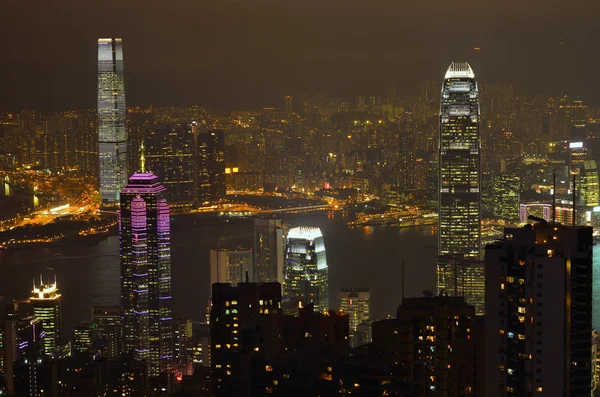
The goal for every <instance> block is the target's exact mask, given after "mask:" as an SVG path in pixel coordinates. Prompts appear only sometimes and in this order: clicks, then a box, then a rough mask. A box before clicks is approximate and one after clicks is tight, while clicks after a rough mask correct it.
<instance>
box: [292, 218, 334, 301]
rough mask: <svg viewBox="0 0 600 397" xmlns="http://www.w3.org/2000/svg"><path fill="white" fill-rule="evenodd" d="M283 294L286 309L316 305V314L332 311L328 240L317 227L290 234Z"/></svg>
mask: <svg viewBox="0 0 600 397" xmlns="http://www.w3.org/2000/svg"><path fill="white" fill-rule="evenodd" d="M284 273H285V284H284V286H283V295H284V300H285V302H286V306H287V307H289V308H298V307H299V306H306V305H307V304H309V303H311V302H312V303H314V307H315V311H317V312H321V311H324V310H328V309H329V271H328V268H327V258H326V255H325V240H324V239H323V234H321V230H320V229H319V228H318V227H295V228H293V229H290V231H289V233H288V235H287V247H286V258H285V271H284Z"/></svg>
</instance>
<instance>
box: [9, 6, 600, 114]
mask: <svg viewBox="0 0 600 397" xmlns="http://www.w3.org/2000/svg"><path fill="white" fill-rule="evenodd" d="M2 13H3V15H5V16H6V17H7V18H6V19H5V21H4V23H3V24H2V25H1V26H0V34H2V36H3V37H6V38H7V40H5V41H4V43H3V55H2V56H1V59H2V62H0V86H1V87H2V90H3V93H4V95H2V96H1V97H0V109H1V110H5V111H15V110H20V109H23V108H35V109H39V110H68V109H81V108H92V107H93V106H94V103H95V97H94V95H93V92H94V90H95V88H94V86H95V84H96V82H95V77H94V74H93V70H95V56H96V53H95V51H94V50H93V43H94V42H95V40H96V39H97V38H98V37H122V38H123V40H124V45H125V48H126V51H127V67H126V68H125V78H126V82H127V94H128V104H131V105H139V106H148V105H150V104H152V105H154V106H173V105H178V106H183V105H190V104H199V105H201V106H208V107H213V108H215V107H216V108H220V107H222V108H226V109H250V108H258V107H263V106H277V105H279V101H280V99H279V98H280V97H281V96H282V95H283V94H287V93H297V92H312V91H319V92H328V93H330V94H332V95H357V94H359V93H360V94H364V95H381V94H384V93H385V87H386V85H388V84H392V83H398V84H400V87H402V91H403V92H404V91H406V92H410V93H412V92H416V90H417V87H418V82H419V81H422V80H436V81H439V80H440V79H441V77H442V71H443V69H444V68H445V65H447V64H449V63H450V62H452V61H455V60H465V61H468V62H470V63H471V64H472V65H473V67H474V68H475V70H476V71H477V75H478V78H479V80H480V81H481V82H485V83H504V84H513V85H514V87H515V92H516V93H517V94H518V95H531V94H537V93H546V94H551V95H565V94H568V95H580V96H581V97H582V98H583V99H585V100H586V101H587V102H588V103H590V104H598V103H599V102H600V101H599V100H598V96H597V95H596V93H597V91H598V87H599V86H600V80H599V74H598V72H597V65H598V64H600V53H599V52H598V46H597V43H596V41H595V39H594V38H595V37H596V35H597V32H596V30H597V19H598V17H599V16H600V5H599V4H598V3H597V2H594V1H584V0H579V1H568V2H567V1H561V0H551V1H542V0H535V1H527V2H520V1H494V0H484V1H475V0H467V1H458V2H447V1H442V0H429V1H382V0H374V1H355V0H352V1H340V0H329V1H314V0H309V1H265V0H258V1H196V0H176V1H150V2H148V1H139V0H120V1H119V0H110V1H86V2H80V1H76V0H61V1H58V2H45V1H37V0H36V1H33V2H19V1H7V2H4V4H3V5H2ZM475 47H477V48H480V50H479V51H475V50H474V48H475Z"/></svg>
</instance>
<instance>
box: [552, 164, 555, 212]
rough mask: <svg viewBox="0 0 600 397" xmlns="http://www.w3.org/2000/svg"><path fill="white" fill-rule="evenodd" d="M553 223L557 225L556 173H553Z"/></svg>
mask: <svg viewBox="0 0 600 397" xmlns="http://www.w3.org/2000/svg"><path fill="white" fill-rule="evenodd" d="M552 223H556V172H554V173H552Z"/></svg>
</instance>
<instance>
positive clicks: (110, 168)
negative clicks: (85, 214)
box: [98, 38, 129, 204]
mask: <svg viewBox="0 0 600 397" xmlns="http://www.w3.org/2000/svg"><path fill="white" fill-rule="evenodd" d="M126 113H127V108H126V106H125V81H124V79H123V42H122V40H121V39H114V38H113V39H98V140H99V147H98V152H99V158H100V194H101V195H102V202H103V203H107V204H111V203H113V204H116V203H118V202H119V192H120V191H121V189H122V188H123V187H124V186H125V185H126V184H127V176H128V175H129V174H128V169H127V168H128V167H127V162H128V158H127V130H126V129H125V117H126Z"/></svg>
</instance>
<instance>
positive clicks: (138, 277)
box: [119, 172, 173, 376]
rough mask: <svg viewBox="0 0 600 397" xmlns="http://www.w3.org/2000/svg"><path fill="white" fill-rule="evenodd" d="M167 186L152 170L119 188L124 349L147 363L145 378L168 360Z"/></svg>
mask: <svg viewBox="0 0 600 397" xmlns="http://www.w3.org/2000/svg"><path fill="white" fill-rule="evenodd" d="M165 195H166V189H165V187H164V186H163V185H162V184H161V183H160V182H159V180H158V178H157V177H156V175H154V174H152V173H151V172H147V173H135V174H133V175H132V176H131V177H130V178H129V184H128V185H127V186H125V188H123V190H122V191H121V208H120V222H119V236H120V244H121V309H122V316H123V320H122V327H123V352H124V353H129V352H133V353H134V355H135V357H136V359H137V360H147V361H148V362H149V374H150V376H157V375H158V374H159V373H160V372H162V371H164V370H166V369H168V368H169V365H170V364H171V362H172V359H173V325H172V315H171V247H170V245H171V242H170V239H171V236H170V235H171V233H170V218H169V205H168V204H167V201H166V199H165Z"/></svg>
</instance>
